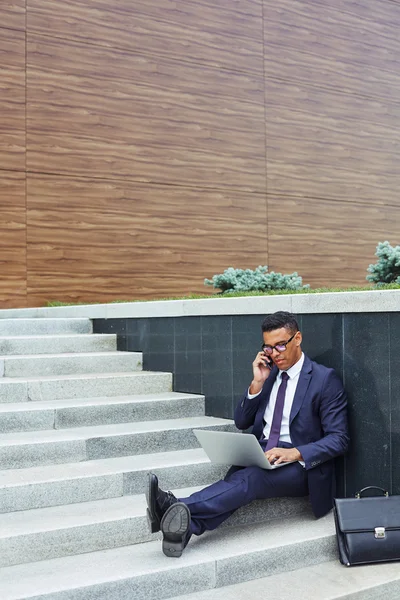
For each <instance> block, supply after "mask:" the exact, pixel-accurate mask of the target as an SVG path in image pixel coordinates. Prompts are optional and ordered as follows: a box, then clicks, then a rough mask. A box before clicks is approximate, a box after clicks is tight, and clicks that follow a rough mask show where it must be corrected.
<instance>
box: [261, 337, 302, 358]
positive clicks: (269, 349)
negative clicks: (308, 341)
mask: <svg viewBox="0 0 400 600" xmlns="http://www.w3.org/2000/svg"><path fill="white" fill-rule="evenodd" d="M296 333H297V331H296ZM296 333H294V334H293V335H292V337H291V338H290V339H289V340H288V341H287V342H281V343H280V344H276V346H268V344H263V345H262V346H261V350H263V351H264V352H265V353H266V354H272V353H273V351H274V350H277V351H278V352H285V350H286V346H287V345H288V343H289V342H291V341H292V339H293V338H294V336H295V335H296Z"/></svg>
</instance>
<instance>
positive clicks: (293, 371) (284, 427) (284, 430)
mask: <svg viewBox="0 0 400 600" xmlns="http://www.w3.org/2000/svg"><path fill="white" fill-rule="evenodd" d="M303 363H304V353H303V352H302V353H301V357H300V358H299V360H298V361H297V363H295V364H294V365H293V366H291V367H290V369H288V370H287V371H286V373H287V374H288V377H289V379H288V380H287V386H286V393H285V404H284V406H283V415H282V422H281V433H280V436H279V439H280V441H281V442H287V443H289V444H291V443H292V440H291V437H290V431H289V419H290V412H291V410H292V405H293V399H294V395H295V392H296V388H297V383H298V381H299V376H300V371H301V369H302V367H303ZM282 372H283V371H279V373H278V375H277V376H276V379H275V381H274V385H273V386H272V390H271V394H270V397H269V402H268V404H267V407H266V409H265V413H264V421H265V427H264V429H263V434H264V436H265V437H266V438H267V439H268V437H269V432H270V431H271V425H272V419H273V416H274V410H275V404H276V396H277V394H278V388H279V386H280V384H281V382H282ZM259 394H261V392H258V394H249V393H247V397H248V398H249V400H251V399H252V398H256V396H258V395H259ZM299 462H301V461H299ZM301 464H304V463H301Z"/></svg>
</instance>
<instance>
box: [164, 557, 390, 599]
mask: <svg viewBox="0 0 400 600" xmlns="http://www.w3.org/2000/svg"><path fill="white" fill-rule="evenodd" d="M395 580H399V581H400V569H399V565H398V563H397V564H395V563H387V564H379V565H366V566H358V567H357V568H355V569H346V568H345V567H343V565H341V564H340V563H339V561H331V562H323V563H320V564H318V565H314V566H311V567H304V568H302V569H297V570H295V571H289V572H288V571H285V572H284V573H279V574H278V575H271V576H270V577H262V578H261V579H253V580H252V581H246V582H243V583H237V584H235V585H229V586H225V587H222V588H218V589H215V588H213V589H210V590H204V591H202V592H195V593H193V594H185V595H184V596H174V597H172V598H170V600H254V598H262V597H268V598H269V596H266V591H267V590H273V596H274V598H279V600H334V599H335V598H338V599H339V598H341V597H343V595H345V596H346V598H347V594H349V593H352V592H361V591H363V590H368V589H369V588H371V587H374V586H379V585H380V584H384V583H387V582H389V581H395Z"/></svg>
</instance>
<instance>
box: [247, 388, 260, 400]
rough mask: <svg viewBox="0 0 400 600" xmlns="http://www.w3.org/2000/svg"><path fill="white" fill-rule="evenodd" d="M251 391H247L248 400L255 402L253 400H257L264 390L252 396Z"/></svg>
mask: <svg viewBox="0 0 400 600" xmlns="http://www.w3.org/2000/svg"><path fill="white" fill-rule="evenodd" d="M249 389H250V388H249ZM249 389H248V390H247V398H248V399H249V400H253V398H257V396H259V395H260V394H261V391H262V390H260V391H259V392H258V393H257V394H250V393H249Z"/></svg>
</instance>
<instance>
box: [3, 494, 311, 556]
mask: <svg viewBox="0 0 400 600" xmlns="http://www.w3.org/2000/svg"><path fill="white" fill-rule="evenodd" d="M198 489H201V488H200V487H192V488H185V489H179V490H173V492H174V494H175V495H176V496H177V498H186V497H187V496H189V495H190V494H192V493H193V492H195V491H197V490H198ZM310 513H311V509H310V505H309V502H308V499H306V498H283V499H282V501H280V502H279V501H277V500H276V499H274V500H261V501H257V502H253V503H252V504H250V505H248V506H246V507H243V508H242V509H240V510H238V511H237V512H236V513H235V514H234V515H232V517H230V518H229V519H228V520H227V521H225V523H223V525H222V526H225V527H229V526H231V527H232V526H238V525H244V524H246V525H247V524H250V523H256V522H261V521H265V520H266V517H267V515H268V521H270V520H272V519H273V518H278V517H279V518H281V519H283V518H286V517H287V516H293V515H296V514H298V515H299V514H310ZM157 538H158V539H161V534H160V533H158V534H151V533H150V530H149V527H148V524H147V519H146V499H145V495H144V494H141V495H138V496H124V497H121V498H112V499H108V500H97V501H95V502H83V503H80V504H70V505H67V506H58V507H52V508H43V509H37V510H28V511H22V512H14V513H8V514H3V515H0V567H4V566H11V565H15V564H21V563H28V562H34V561H40V560H48V559H51V558H59V557H61V556H71V555H74V554H84V553H86V552H95V551H98V550H106V549H110V548H117V547H120V546H128V545H131V544H138V543H143V542H148V541H151V540H154V539H157Z"/></svg>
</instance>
